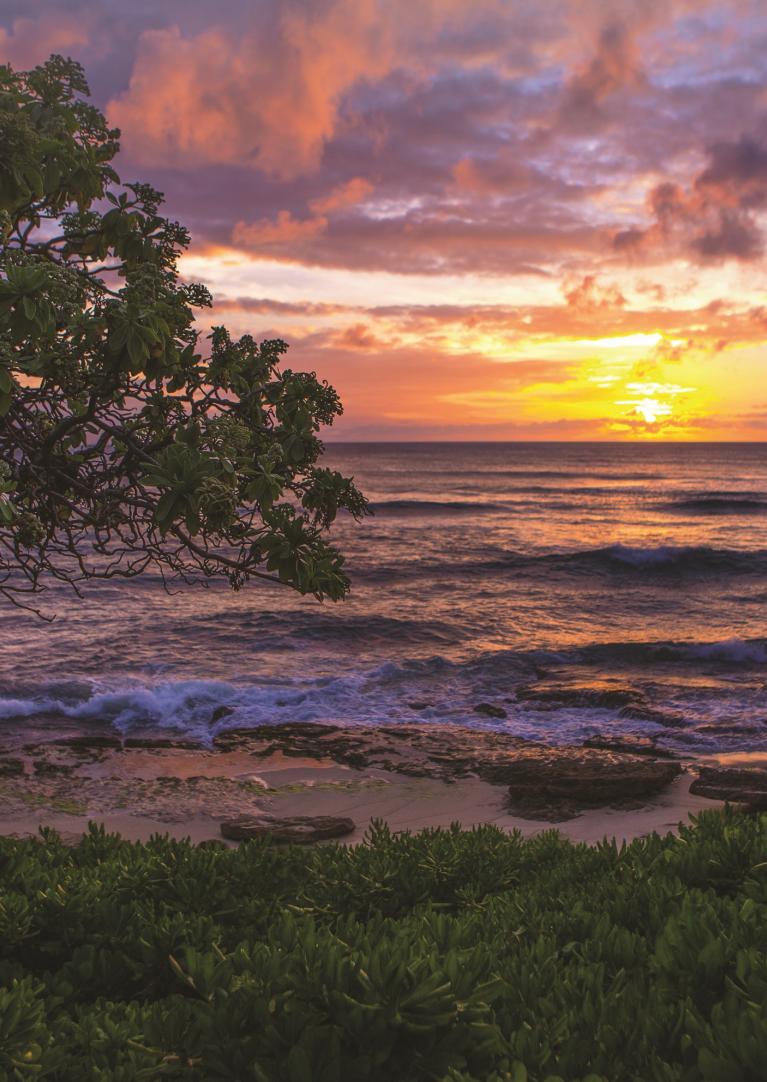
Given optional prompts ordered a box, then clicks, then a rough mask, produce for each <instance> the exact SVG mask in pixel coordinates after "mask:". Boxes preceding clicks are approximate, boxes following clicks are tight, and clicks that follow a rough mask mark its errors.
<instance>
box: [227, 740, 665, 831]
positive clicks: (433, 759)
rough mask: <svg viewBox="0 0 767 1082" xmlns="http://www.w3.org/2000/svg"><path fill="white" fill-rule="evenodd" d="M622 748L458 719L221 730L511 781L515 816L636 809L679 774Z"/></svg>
mask: <svg viewBox="0 0 767 1082" xmlns="http://www.w3.org/2000/svg"><path fill="white" fill-rule="evenodd" d="M636 740H637V745H636V746H633V745H632V742H631V738H630V737H627V738H626V741H625V746H623V747H588V748H584V747H561V748H549V747H545V746H544V745H542V744H535V743H532V742H530V741H527V740H523V739H521V738H520V737H517V736H513V735H511V734H510V733H502V732H486V731H483V730H477V729H468V728H460V727H458V726H453V725H438V724H430V725H397V726H393V725H388V726H387V725H384V726H376V727H362V726H360V727H355V728H351V727H349V728H341V727H340V726H336V725H312V724H308V723H296V724H295V725H290V724H285V725H272V726H258V727H257V728H255V729H246V730H237V731H233V732H229V733H222V734H221V735H220V736H219V737H217V738H216V741H215V743H216V746H217V747H220V748H222V749H232V748H240V749H242V750H247V751H248V752H250V753H251V754H253V755H258V756H260V755H268V754H271V753H272V752H275V751H281V752H282V753H283V754H284V755H301V756H307V757H312V756H313V757H320V758H329V759H333V760H334V761H335V762H338V763H343V764H345V765H349V766H354V767H360V768H365V767H368V768H375V769H379V770H390V771H393V772H395V773H398V774H405V775H410V776H411V777H427V778H437V779H439V780H441V781H448V782H450V781H455V780H457V779H459V778H466V777H477V778H481V779H482V780H484V781H488V782H492V783H493V784H495V785H504V786H508V789H509V795H508V804H509V807H510V809H511V810H512V811H513V812H514V813H515V814H517V815H522V816H526V817H528V818H533V819H538V818H540V819H550V820H551V819H566V818H569V817H571V816H573V815H577V814H578V813H579V812H580V811H582V810H584V809H586V808H600V807H608V806H609V807H626V806H629V807H637V806H639V805H641V804H642V803H643V802H645V801H646V800H647V799H649V798H651V797H653V796H654V795H655V794H656V793H658V792H659V791H660V790H661V789H663V788H664V787H665V786H666V785H668V784H669V783H670V782H671V781H673V779H674V778H675V777H677V775H678V774H679V773H680V772H681V769H682V768H681V766H680V764H679V763H678V762H677V761H676V760H675V759H673V758H666V757H665V755H664V753H663V752H662V751H660V750H659V751H657V752H654V749H653V747H652V744H651V742H649V741H648V743H647V745H645V744H644V743H643V742H641V741H640V739H639V738H636Z"/></svg>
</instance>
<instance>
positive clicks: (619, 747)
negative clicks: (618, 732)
mask: <svg viewBox="0 0 767 1082" xmlns="http://www.w3.org/2000/svg"><path fill="white" fill-rule="evenodd" d="M583 747H584V748H596V749H597V751H625V752H628V753H629V755H649V756H650V758H651V759H676V758H677V756H676V755H675V754H674V752H673V751H669V750H668V749H667V748H659V747H658V745H657V743H656V742H655V739H654V738H653V737H651V736H634V735H633V734H632V733H626V734H625V735H623V736H590V737H589V738H588V740H584V741H583Z"/></svg>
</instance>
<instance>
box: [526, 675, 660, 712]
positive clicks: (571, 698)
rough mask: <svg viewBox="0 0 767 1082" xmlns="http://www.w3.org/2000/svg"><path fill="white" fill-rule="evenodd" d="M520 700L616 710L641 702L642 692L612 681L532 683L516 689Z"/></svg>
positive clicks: (575, 707) (551, 705)
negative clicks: (611, 682)
mask: <svg viewBox="0 0 767 1082" xmlns="http://www.w3.org/2000/svg"><path fill="white" fill-rule="evenodd" d="M517 699H519V700H520V701H521V702H530V703H539V704H540V705H541V707H542V708H543V709H546V708H548V709H551V710H556V709H558V708H559V707H562V706H569V707H572V708H574V709H576V710H577V709H583V710H585V709H589V708H591V709H596V710H617V709H619V708H620V707H626V706H630V705H636V704H638V703H641V702H642V701H643V700H642V695H641V693H640V692H638V691H637V690H636V689H635V688H632V687H623V686H617V685H615V684H610V683H607V682H605V683H594V684H583V685H581V684H529V685H528V686H527V687H522V688H520V689H519V690H518V691H517Z"/></svg>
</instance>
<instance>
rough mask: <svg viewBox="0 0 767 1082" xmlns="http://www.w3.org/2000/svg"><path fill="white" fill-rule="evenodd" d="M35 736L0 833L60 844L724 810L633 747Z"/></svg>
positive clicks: (673, 822) (622, 825) (517, 825)
mask: <svg viewBox="0 0 767 1082" xmlns="http://www.w3.org/2000/svg"><path fill="white" fill-rule="evenodd" d="M19 735H20V734H19ZM27 735H31V734H27ZM35 735H36V737H37V739H36V740H33V741H29V740H27V741H26V742H25V743H23V744H21V743H19V742H17V746H16V747H15V748H13V747H8V746H5V747H4V748H3V750H2V753H0V835H6V836H8V835H16V836H31V835H35V834H37V833H38V830H39V828H40V827H41V826H43V827H51V828H53V829H55V830H57V831H58V832H59V833H60V834H61V835H62V836H63V837H64V838H65V839H67V840H70V841H74V840H75V838H76V837H77V836H79V835H81V834H82V833H83V831H85V830H86V829H87V826H88V823H89V822H95V823H100V824H103V826H104V827H105V829H107V830H108V831H109V832H116V833H119V834H121V835H122V836H123V837H124V838H126V839H128V840H142V841H143V840H147V839H148V838H149V837H150V836H151V835H153V834H168V835H170V836H171V837H173V838H179V839H180V838H186V837H188V838H190V839H191V840H192V842H195V843H199V842H203V841H213V840H218V841H220V842H221V843H222V844H235V843H230V842H224V841H223V839H222V837H221V824H222V822H226V821H230V820H233V819H237V818H238V817H242V816H247V817H259V816H264V815H266V816H278V817H294V816H308V817H316V816H334V817H339V816H341V817H348V818H350V819H351V820H353V822H354V830H353V831H352V832H351V833H349V834H347V835H346V836H345V837H343V838H339V841H342V842H345V843H350V844H355V843H357V842H360V841H362V839H363V838H364V836H365V834H366V832H367V831H368V830H369V828H370V825H371V822H372V821H374V820H382V821H385V822H386V823H387V824H388V825H389V827H390V829H391V830H392V831H395V832H400V831H408V830H409V831H419V830H422V829H427V828H432V827H448V826H450V825H451V824H452V823H458V824H460V825H461V826H462V827H465V828H471V827H473V826H478V825H480V824H484V823H490V824H494V825H496V826H498V827H500V828H501V829H503V830H506V831H512V830H519V831H520V832H521V833H522V834H523V835H525V836H529V835H532V834H537V833H540V832H541V831H543V830H550V829H556V830H558V831H560V832H561V833H562V834H563V835H564V836H566V837H568V838H570V839H572V840H573V841H576V842H586V843H589V844H593V843H596V842H598V841H600V840H602V839H604V838H608V839H610V838H614V839H615V840H616V841H617V842H618V843H619V844H620V843H621V842H623V841H631V840H632V839H634V838H637V837H642V836H644V835H647V834H651V833H653V832H657V833H660V834H665V833H667V832H669V831H674V830H676V829H678V826H679V824H680V823H686V822H687V821H688V819H689V816H690V815H694V814H697V813H698V812H700V811H703V810H704V809H707V808H717V807H722V806H723V801H721V800H716V799H710V798H708V797H706V796H701V795H697V794H695V793H694V792H691V791H690V786H691V784H692V783H693V781H694V777H693V775H692V774H691V773H690V767H691V765H692V764H691V763H689V762H687V763H683V762H679V761H677V760H675V759H669V757H668V756H666V755H665V754H664V753H663V752H662V750H657V752H656V750H655V749H653V748H652V746H648V745H646V744H644V745H642V746H641V747H640V746H637V747H633V748H632V750H630V751H627V750H626V747H627V746H628V747H631V745H630V744H624V745H622V747H621V745H620V742H617V745H618V746H617V748H616V747H613V748H601V749H594V748H588V747H587V748H583V747H579V748H575V747H573V748H564V749H552V748H549V747H546V746H545V745H537V744H534V743H531V742H526V741H520V740H519V739H518V738H515V737H510V736H508V735H507V736H505V737H504V735H503V734H498V733H487V732H485V733H483V732H482V731H479V730H467V729H464V730H459V729H456V728H454V727H445V726H403V727H400V728H398V729H395V728H393V727H391V726H381V727H378V728H363V727H360V728H356V729H355V728H345V727H340V726H321V725H313V724H306V723H304V724H302V723H296V724H294V725H290V724H287V725H282V726H276V725H275V726H261V727H255V728H253V729H249V730H230V731H228V732H227V733H224V734H221V735H220V737H218V738H217V739H216V741H214V744H213V746H212V747H204V746H202V745H196V744H195V743H194V742H191V741H184V740H173V739H168V738H159V737H154V738H152V737H146V738H133V739H127V740H125V741H123V740H120V739H118V738H117V737H112V736H109V737H107V736H104V735H103V730H102V735H96V734H95V733H94V734H90V735H89V734H82V735H78V736H61V735H58V736H54V735H53V734H52V733H48V734H45V735H44V734H42V733H37V734H35ZM3 743H4V744H5V745H7V744H8V740H7V739H6V740H4V741H3ZM563 771H564V774H563V773H562V772H563ZM595 771H596V772H595ZM557 784H559V785H560V788H559V789H557V788H556V785H557ZM605 785H607V787H606V788H605ZM630 785H633V786H634V790H631V789H630V788H628V786H630ZM624 787H626V791H625V792H623V791H622V789H623V788H624ZM544 790H545V793H543V791H544ZM542 793H543V795H542ZM595 793H596V794H597V795H596V798H595V796H594V794H595ZM594 804H596V806H594ZM589 805H592V806H589Z"/></svg>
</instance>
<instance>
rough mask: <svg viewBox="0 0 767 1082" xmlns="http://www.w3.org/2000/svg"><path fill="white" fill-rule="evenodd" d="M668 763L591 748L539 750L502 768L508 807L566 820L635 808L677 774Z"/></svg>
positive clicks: (537, 816) (521, 812)
mask: <svg viewBox="0 0 767 1082" xmlns="http://www.w3.org/2000/svg"><path fill="white" fill-rule="evenodd" d="M681 769H682V768H681V766H680V764H679V763H678V762H675V761H673V760H665V759H664V760H660V759H650V758H648V757H647V756H644V755H629V754H626V753H625V752H614V751H607V750H598V749H591V748H540V749H536V750H532V749H530V750H528V751H527V752H526V753H525V754H524V755H519V756H516V757H515V759H514V760H513V762H511V763H509V766H508V768H507V772H506V773H507V777H508V780H509V782H510V784H509V793H508V806H509V809H510V810H511V811H513V812H514V813H515V814H517V815H521V816H524V817H526V818H532V819H548V820H557V819H569V818H572V817H573V816H574V815H577V814H578V813H579V812H581V811H583V810H585V809H587V808H604V807H613V808H619V807H632V806H633V807H640V806H641V805H642V804H644V803H645V802H646V801H647V799H648V798H649V797H652V796H655V795H656V794H657V793H658V792H660V791H661V790H662V789H665V788H666V786H667V785H669V784H670V783H671V782H672V781H673V780H674V778H676V777H677V776H678V775H679V774H680V773H681Z"/></svg>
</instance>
